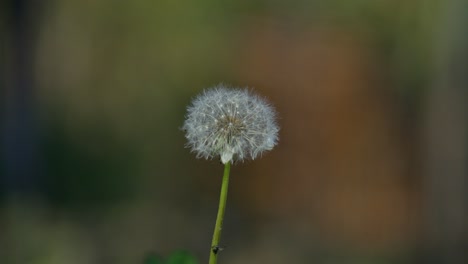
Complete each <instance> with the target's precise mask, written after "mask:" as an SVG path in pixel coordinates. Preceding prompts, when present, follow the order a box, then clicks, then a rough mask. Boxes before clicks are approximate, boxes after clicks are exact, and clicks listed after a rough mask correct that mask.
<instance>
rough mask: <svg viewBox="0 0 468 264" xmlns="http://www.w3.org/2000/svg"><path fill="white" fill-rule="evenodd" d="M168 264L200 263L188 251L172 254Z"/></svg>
mask: <svg viewBox="0 0 468 264" xmlns="http://www.w3.org/2000/svg"><path fill="white" fill-rule="evenodd" d="M166 264H198V261H197V260H196V259H195V257H194V256H192V255H191V254H190V253H188V252H187V251H183V250H180V251H176V252H174V253H172V254H171V255H170V256H169V258H168V259H167V261H166Z"/></svg>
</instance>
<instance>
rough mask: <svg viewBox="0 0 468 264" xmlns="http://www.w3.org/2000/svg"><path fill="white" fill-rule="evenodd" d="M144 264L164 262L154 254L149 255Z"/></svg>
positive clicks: (160, 263) (162, 263)
mask: <svg viewBox="0 0 468 264" xmlns="http://www.w3.org/2000/svg"><path fill="white" fill-rule="evenodd" d="M143 263H144V264H164V263H165V262H164V260H163V259H162V258H161V257H160V256H158V255H156V254H149V255H148V256H147V257H146V258H145V261H144V262H143Z"/></svg>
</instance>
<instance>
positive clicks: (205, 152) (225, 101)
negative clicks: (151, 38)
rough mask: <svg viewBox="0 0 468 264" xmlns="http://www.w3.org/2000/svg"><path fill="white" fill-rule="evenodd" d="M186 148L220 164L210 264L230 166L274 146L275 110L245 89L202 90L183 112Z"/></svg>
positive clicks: (216, 245)
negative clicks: (220, 174)
mask: <svg viewBox="0 0 468 264" xmlns="http://www.w3.org/2000/svg"><path fill="white" fill-rule="evenodd" d="M182 128H183V129H184V130H185V132H186V134H185V137H186V138H187V141H188V143H187V146H188V147H190V148H191V149H192V151H193V152H195V153H196V154H197V158H201V157H203V158H206V159H212V158H215V157H219V158H220V160H221V162H222V163H224V174H223V181H222V184H221V194H220V198H219V207H218V215H217V217H216V224H215V229H214V233H213V240H212V242H211V249H210V260H209V263H210V264H216V262H217V259H218V253H219V251H220V250H221V249H222V248H221V247H220V245H219V240H220V237H221V230H222V225H223V219H224V211H225V208H226V199H227V191H228V184H229V171H230V168H231V163H233V162H235V161H243V160H246V159H252V160H253V159H255V158H256V157H258V156H260V155H262V153H263V152H265V151H268V150H271V149H272V148H273V147H274V146H275V145H276V144H277V143H278V131H279V128H278V125H277V124H276V118H275V111H274V109H273V107H271V106H270V105H269V104H268V103H267V102H266V101H265V100H264V99H263V98H260V97H259V96H257V95H254V94H253V93H251V92H250V91H249V90H247V89H229V88H226V87H225V86H223V85H218V86H216V87H214V88H211V89H208V90H205V91H204V92H203V93H202V94H200V95H199V96H197V97H196V98H195V99H194V100H193V102H192V104H191V105H190V106H189V107H188V109H187V116H186V120H185V123H184V125H183V127H182Z"/></svg>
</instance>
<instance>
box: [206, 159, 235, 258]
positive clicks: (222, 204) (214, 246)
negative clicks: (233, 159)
mask: <svg viewBox="0 0 468 264" xmlns="http://www.w3.org/2000/svg"><path fill="white" fill-rule="evenodd" d="M230 169H231V163H230V162H228V163H226V164H224V175H223V183H222V185H221V194H220V196H219V207H218V216H217V217H216V225H215V229H214V233H213V240H212V241H211V248H210V262H209V264H216V261H217V260H218V253H219V238H220V236H221V230H222V229H223V219H224V211H225V209H226V199H227V193H228V185H229V171H230Z"/></svg>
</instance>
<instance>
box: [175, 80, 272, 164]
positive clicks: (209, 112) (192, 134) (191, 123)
mask: <svg viewBox="0 0 468 264" xmlns="http://www.w3.org/2000/svg"><path fill="white" fill-rule="evenodd" d="M182 128H183V129H184V130H185V132H186V135H185V137H186V138H187V141H188V143H187V147H189V148H191V149H192V152H195V153H196V154H197V158H206V159H212V158H215V157H220V159H221V162H223V163H224V164H226V163H227V162H231V161H232V162H235V161H243V160H246V159H252V160H253V159H255V158H256V157H258V156H260V155H261V154H262V153H263V152H265V151H268V150H271V149H272V148H273V147H274V146H275V145H276V144H277V142H278V131H279V128H278V125H277V123H276V113H275V111H274V109H273V107H272V106H270V105H269V104H268V103H267V102H266V101H265V100H264V99H263V98H260V97H259V96H257V95H254V94H253V93H251V92H250V91H249V90H247V89H230V88H227V87H225V86H223V85H218V86H216V87H214V88H211V89H208V90H205V91H204V92H203V93H201V94H200V95H199V96H197V97H196V98H195V99H194V100H193V101H192V103H191V105H190V106H189V107H188V108H187V115H186V120H185V122H184V125H183V127H182Z"/></svg>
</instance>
